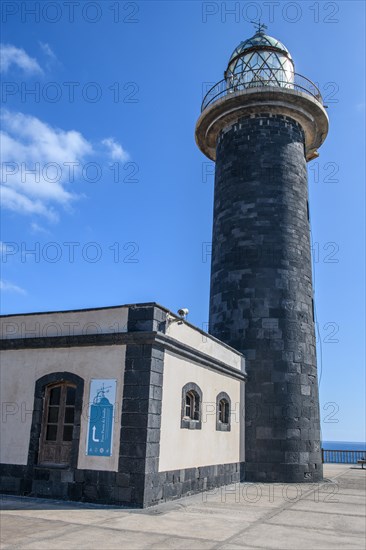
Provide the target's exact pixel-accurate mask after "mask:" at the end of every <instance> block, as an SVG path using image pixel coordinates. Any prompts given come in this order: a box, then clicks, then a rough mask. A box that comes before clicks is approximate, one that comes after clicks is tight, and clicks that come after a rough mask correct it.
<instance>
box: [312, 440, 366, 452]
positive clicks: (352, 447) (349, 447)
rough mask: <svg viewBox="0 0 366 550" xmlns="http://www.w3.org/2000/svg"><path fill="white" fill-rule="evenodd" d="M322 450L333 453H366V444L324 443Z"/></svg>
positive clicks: (356, 442)
mask: <svg viewBox="0 0 366 550" xmlns="http://www.w3.org/2000/svg"><path fill="white" fill-rule="evenodd" d="M322 448H323V449H329V450H332V451H333V450H334V451H366V443H362V442H361V441H323V442H322Z"/></svg>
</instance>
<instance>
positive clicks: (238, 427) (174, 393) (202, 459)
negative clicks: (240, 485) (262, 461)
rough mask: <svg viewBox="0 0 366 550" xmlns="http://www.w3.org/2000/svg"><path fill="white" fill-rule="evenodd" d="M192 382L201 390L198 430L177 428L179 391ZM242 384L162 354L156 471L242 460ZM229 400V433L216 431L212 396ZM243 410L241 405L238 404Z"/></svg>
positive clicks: (180, 396) (180, 397) (179, 416)
mask: <svg viewBox="0 0 366 550" xmlns="http://www.w3.org/2000/svg"><path fill="white" fill-rule="evenodd" d="M187 382H195V383H196V384H198V386H199V387H200V388H201V390H202V401H203V403H202V429H201V430H188V429H184V428H181V427H180V422H181V402H182V388H183V386H184V385H185V384H187ZM243 385H244V383H243V382H240V381H239V380H235V379H234V378H231V377H228V376H225V375H222V374H219V373H216V372H214V371H212V370H209V369H206V368H203V367H201V366H199V365H196V364H193V363H189V362H188V361H186V360H184V359H181V358H178V357H177V356H175V355H173V354H171V353H167V352H166V353H165V361H164V380H163V401H162V418H161V435H160V460H159V471H160V472H162V471H165V470H176V469H181V468H182V469H183V468H193V467H198V466H206V465H214V464H225V463H230V462H239V461H240V460H243V451H242V441H243V437H242V436H243V421H242V416H241V415H240V410H241V405H240V400H241V399H242V398H243V396H242V395H241V387H243ZM221 391H225V392H226V393H227V394H228V395H229V396H230V398H231V407H232V411H233V415H232V417H231V431H230V432H220V431H216V411H215V409H216V396H217V394H218V393H220V392H221ZM242 407H244V403H242Z"/></svg>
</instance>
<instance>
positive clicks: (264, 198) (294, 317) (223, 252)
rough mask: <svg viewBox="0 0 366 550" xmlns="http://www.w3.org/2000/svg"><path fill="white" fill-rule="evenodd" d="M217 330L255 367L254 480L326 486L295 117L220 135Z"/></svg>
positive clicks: (249, 467)
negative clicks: (322, 484) (321, 446)
mask: <svg viewBox="0 0 366 550" xmlns="http://www.w3.org/2000/svg"><path fill="white" fill-rule="evenodd" d="M209 331H210V333H211V334H213V335H214V336H215V337H217V338H219V339H220V340H222V341H223V342H226V343H227V344H229V345H230V346H232V347H234V348H235V349H237V350H239V351H240V352H241V353H243V354H244V355H245V357H246V360H247V372H248V382H247V384H246V443H245V447H246V480H247V481H282V482H304V481H318V480H321V479H322V462H321V450H320V422H319V404H318V386H317V368H316V348H315V332H314V318H313V289H312V274H311V252H310V232H309V209H308V187H307V171H306V160H305V138H304V132H303V129H302V127H301V126H300V124H299V123H298V122H296V121H295V120H292V119H291V118H290V117H288V116H284V115H279V114H270V113H266V112H265V111H264V112H262V113H261V112H258V114H252V115H250V116H246V117H243V118H240V119H239V120H238V121H237V122H236V123H234V124H232V125H228V126H227V127H226V128H225V129H224V130H222V131H221V133H220V135H219V137H218V142H217V150H216V174H215V198H214V224H213V238H212V270H211V296H210V330H209Z"/></svg>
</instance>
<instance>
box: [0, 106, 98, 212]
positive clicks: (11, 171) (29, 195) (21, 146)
mask: <svg viewBox="0 0 366 550" xmlns="http://www.w3.org/2000/svg"><path fill="white" fill-rule="evenodd" d="M1 120H2V122H3V128H4V130H3V132H2V134H1V146H2V182H3V184H2V186H1V187H2V189H1V193H2V202H3V206H4V207H5V208H8V209H10V210H13V211H16V212H22V213H28V214H40V215H43V216H46V217H47V218H49V219H50V220H56V219H57V214H56V212H55V210H54V208H53V207H52V204H59V205H60V204H61V205H63V206H67V205H68V204H69V203H70V202H71V201H72V200H73V199H75V198H76V195H75V194H73V193H71V192H70V191H69V190H68V189H67V188H66V186H67V184H68V183H72V182H73V181H74V180H75V179H76V178H77V175H78V174H79V173H80V170H81V169H82V166H83V163H84V159H85V157H86V156H88V155H90V154H92V153H93V147H92V145H91V143H89V141H88V140H86V139H85V138H84V137H83V136H82V134H81V133H80V132H77V131H75V130H70V131H64V130H61V129H59V128H52V127H51V126H49V125H48V124H46V123H45V122H42V121H41V120H39V119H38V118H36V117H33V116H30V115H24V114H22V113H11V112H9V111H6V110H4V111H3V112H2V114H1ZM32 171H33V172H32ZM72 172H74V177H72ZM50 203H51V204H50Z"/></svg>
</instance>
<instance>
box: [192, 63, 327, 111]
mask: <svg viewBox="0 0 366 550" xmlns="http://www.w3.org/2000/svg"><path fill="white" fill-rule="evenodd" d="M275 73H276V70H275V69H272V76H271V78H263V77H262V76H260V75H259V73H258V74H257V75H256V73H255V71H252V70H248V71H243V72H242V73H238V74H234V75H232V76H230V77H227V78H223V79H222V80H220V81H219V82H217V83H216V84H214V86H212V88H210V90H209V91H208V92H207V94H206V95H205V97H204V98H203V101H202V105H201V112H202V111H204V110H205V109H206V108H207V107H208V106H209V105H211V104H212V103H214V102H215V101H218V100H219V99H221V98H222V97H225V96H226V95H229V94H234V93H236V92H242V91H243V90H247V89H253V88H263V87H270V86H271V87H274V88H284V89H287V90H300V91H301V92H305V93H307V94H309V95H311V96H312V97H314V98H315V99H316V100H317V101H319V103H321V104H322V105H323V99H322V96H321V93H320V90H319V88H318V87H317V86H316V85H315V84H314V83H313V82H312V81H311V80H309V79H308V78H306V76H302V75H301V74H298V73H293V74H294V82H289V81H288V80H280V79H278V78H276V74H275ZM279 73H280V74H281V73H282V74H283V71H282V70H279ZM246 75H250V76H254V79H252V80H250V81H248V82H245V81H244V80H245V76H246ZM230 79H231V80H232V82H233V83H232V84H230ZM217 90H218V91H217Z"/></svg>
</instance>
